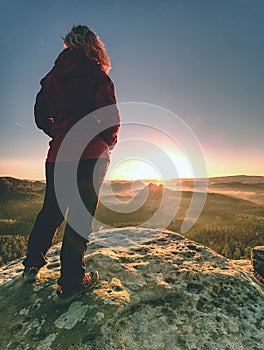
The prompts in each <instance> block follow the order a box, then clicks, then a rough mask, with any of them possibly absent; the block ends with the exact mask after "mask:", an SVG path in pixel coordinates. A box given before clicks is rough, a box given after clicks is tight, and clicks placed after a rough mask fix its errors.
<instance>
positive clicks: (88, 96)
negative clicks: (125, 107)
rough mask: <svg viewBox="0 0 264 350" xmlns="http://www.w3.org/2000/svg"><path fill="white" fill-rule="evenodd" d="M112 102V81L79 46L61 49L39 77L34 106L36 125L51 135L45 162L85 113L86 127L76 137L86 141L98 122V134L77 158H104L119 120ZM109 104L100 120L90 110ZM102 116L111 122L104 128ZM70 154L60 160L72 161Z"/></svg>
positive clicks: (111, 143)
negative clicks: (52, 64) (42, 75)
mask: <svg viewBox="0 0 264 350" xmlns="http://www.w3.org/2000/svg"><path fill="white" fill-rule="evenodd" d="M115 104H116V98H115V91H114V84H113V82H112V81H111V79H110V78H109V76H108V75H107V74H105V73H104V72H103V71H102V70H101V68H100V66H99V65H98V64H96V63H95V62H93V61H90V60H89V59H88V57H87V56H85V54H84V53H83V51H82V50H80V49H74V50H72V49H69V48H67V49H65V50H63V51H62V52H61V54H60V55H59V57H58V58H57V60H56V61H55V65H54V67H53V68H52V70H51V71H50V72H49V73H48V74H47V75H46V77H45V78H44V79H42V80H41V90H40V91H39V93H38V94H37V97H36V103H35V107H34V114H35V121H36V124H37V126H38V127H39V128H40V129H42V130H43V131H44V132H45V133H46V134H47V135H49V136H50V137H52V140H51V141H50V143H49V145H50V148H49V152H48V156H47V161H48V162H55V160H56V155H57V152H58V149H59V147H60V144H61V142H62V140H63V139H64V137H65V135H66V134H67V132H68V131H69V130H70V129H71V128H72V127H73V126H74V124H75V123H77V122H78V121H79V120H80V119H82V118H83V117H85V116H87V115H89V118H90V119H89V122H88V126H89V127H88V128H85V130H82V132H81V134H80V135H78V137H77V139H78V138H79V139H82V141H83V138H87V140H88V141H90V140H91V136H90V135H93V136H95V135H96V134H97V133H95V131H94V130H96V125H95V124H97V126H98V123H100V133H99V134H97V135H96V136H95V137H94V138H93V139H92V141H91V142H89V144H88V145H87V147H86V148H85V149H84V150H83V153H82V155H81V159H94V158H108V157H109V150H111V149H112V148H113V147H114V145H115V144H116V142H117V134H118V131H119V123H120V119H119V113H118V109H117V107H116V105H115ZM109 105H111V107H109V108H107V109H106V112H105V113H103V118H101V119H100V120H98V119H97V117H96V116H95V114H93V113H91V112H95V111H96V110H98V109H100V108H102V107H105V106H109ZM99 112H100V111H99ZM90 113H91V114H90ZM99 114H100V113H99ZM99 118H100V117H99ZM104 118H108V123H109V122H110V123H111V124H108V126H109V125H111V127H110V128H109V127H108V128H107V129H106V130H104V127H103V125H104V120H105V119H104ZM106 124H107V123H106ZM102 130H103V131H102ZM91 133H92V134H91ZM73 143H74V142H73ZM72 148H74V144H73V145H72ZM70 153H71V152H69V154H68V155H67V156H65V159H63V160H66V161H67V160H74V159H72V155H71V154H70ZM73 153H74V152H73Z"/></svg>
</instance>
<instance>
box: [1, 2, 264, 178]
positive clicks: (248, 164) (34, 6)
mask: <svg viewBox="0 0 264 350" xmlns="http://www.w3.org/2000/svg"><path fill="white" fill-rule="evenodd" d="M263 18H264V2H263V1H262V0H225V1H222V0H168V1H166V0H165V1H155V0H154V1H153V0H152V1H151V0H140V1H139V0H133V1H126V0H123V1H118V0H116V1H111V0H108V1H107V0H105V1H103V0H97V1H89V0H63V1H60V0H57V1H56V0H52V1H51V0H46V1H40V0H39V1H36V0H34V1H33V0H10V1H2V0H0V19H1V20H0V30H1V36H0V42H1V66H0V76H1V85H0V89H1V94H0V118H1V119H0V120H1V128H0V176H12V177H17V178H26V179H43V178H44V162H45V158H46V153H47V150H48V142H49V138H48V137H47V136H45V135H44V134H43V133H42V132H41V130H39V129H37V127H36V126H35V124H34V116H33V106H34V102H35V97H36V94H37V92H38V91H39V89H40V85H39V82H40V80H41V78H43V77H44V76H45V75H46V74H47V72H48V71H49V70H50V69H51V67H52V66H53V63H54V61H55V59H56V57H57V56H58V54H59V53H60V52H61V51H62V50H63V41H62V39H61V36H64V35H65V34H66V33H67V32H68V31H69V29H70V27H71V26H72V25H74V24H85V25H88V26H89V27H90V28H91V29H92V30H94V31H95V32H96V33H97V34H98V35H99V36H100V37H101V39H102V41H103V42H104V43H105V45H106V48H107V52H108V54H109V55H110V57H111V61H112V67H113V68H112V70H111V72H110V76H111V78H112V80H113V81H114V84H115V89H116V95H117V100H118V103H120V104H121V110H123V109H124V108H123V107H122V106H123V105H122V104H124V106H128V104H126V103H137V104H138V105H139V106H143V108H142V113H140V114H141V121H142V123H143V124H147V125H148V127H147V128H146V129H144V130H143V131H142V130H141V131H140V132H138V133H137V127H131V128H130V130H128V131H127V126H126V125H125V126H124V127H121V132H120V137H119V140H120V142H119V144H118V145H117V146H116V149H115V150H114V151H113V153H112V162H111V167H112V168H110V171H111V174H112V177H113V178H133V179H135V178H142V177H159V173H160V172H164V171H165V176H166V177H168V178H169V177H173V176H175V173H174V172H173V171H170V170H169V169H168V171H166V169H165V170H164V162H163V161H159V150H158V149H157V148H155V147H156V146H159V148H160V151H161V152H163V153H165V154H167V155H169V157H170V159H171V160H172V162H173V164H174V165H175V166H176V168H177V169H176V170H177V171H176V172H177V173H178V174H179V175H180V176H182V177H191V175H190V174H192V173H195V171H193V170H192V169H191V170H190V168H192V167H193V166H194V167H195V166H196V165H193V164H194V163H195V157H196V151H192V149H193V147H194V146H195V145H196V146H197V145H198V144H199V147H200V148H199V147H198V146H197V147H198V148H199V150H198V151H199V152H198V153H199V156H201V154H202V156H203V158H204V161H205V164H206V169H207V170H206V173H207V176H209V177H211V176H224V175H235V174H246V175H264V164H263V151H264V138H263V127H264V117H263V111H264V86H263V85H264V82H263V77H264V65H263V62H264V21H263ZM144 106H150V107H149V111H150V115H148V116H146V115H147V112H146V114H144V113H145V109H144ZM153 106H156V107H155V110H156V111H157V112H160V114H158V113H157V115H156V116H155V118H156V119H155V118H154V117H153V120H151V113H152V112H151V111H152V109H151V108H153ZM123 113H124V115H122V113H121V120H122V122H123V123H124V124H126V123H129V122H131V121H132V122H135V120H134V119H133V117H131V120H130V119H129V118H130V116H129V112H128V111H127V110H126V111H124V112H123ZM154 114H155V113H154ZM172 114H173V115H175V118H174V117H172ZM145 118H146V119H145ZM173 118H174V119H173ZM156 122H157V123H158V125H159V126H158V127H159V135H158V134H157V133H156V134H155V132H154V133H152V132H151V130H150V129H151V127H153V125H152V124H153V123H154V124H155V125H156ZM155 125H154V127H155ZM179 125H180V127H179V130H178V131H177V127H178V126H179ZM187 129H188V132H187ZM170 130H173V137H174V141H175V142H174V145H172V144H171V141H169V136H168V133H169V132H170ZM183 134H184V135H185V137H186V139H184V137H182V135H183ZM135 135H136V136H135ZM166 136H167V137H166ZM178 137H179V139H180V138H181V141H178ZM190 139H192V141H191V143H192V145H191V146H190V145H189V142H190ZM144 142H148V146H146V147H145V146H144ZM151 147H152V149H151ZM132 149H133V152H132V153H131V150H132ZM143 149H144V150H145V152H143ZM148 150H149V151H148ZM184 155H185V156H186V159H185V160H183V158H184ZM165 158H166V156H165ZM153 159H155V161H153ZM165 162H166V161H165Z"/></svg>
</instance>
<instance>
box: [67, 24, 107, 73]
mask: <svg viewBox="0 0 264 350" xmlns="http://www.w3.org/2000/svg"><path fill="white" fill-rule="evenodd" d="M62 39H63V40H64V43H65V44H66V46H68V47H69V48H78V49H84V51H85V54H86V56H88V57H89V58H90V59H91V60H92V61H95V62H96V63H97V64H99V65H100V66H101V69H102V70H103V71H104V72H105V73H109V71H110V69H111V62H110V58H109V56H108V55H107V53H106V49H105V45H104V43H103V42H102V41H101V39H100V38H99V36H98V35H97V34H96V33H94V32H93V31H91V30H90V28H88V27H87V26H81V25H78V26H73V27H72V28H71V31H70V32H69V33H68V34H67V35H66V36H65V37H62Z"/></svg>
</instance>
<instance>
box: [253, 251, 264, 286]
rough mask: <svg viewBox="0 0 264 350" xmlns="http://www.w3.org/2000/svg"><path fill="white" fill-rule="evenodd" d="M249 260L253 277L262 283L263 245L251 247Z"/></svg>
mask: <svg viewBox="0 0 264 350" xmlns="http://www.w3.org/2000/svg"><path fill="white" fill-rule="evenodd" d="M251 261H252V266H253V272H254V275H255V277H256V278H257V279H258V280H259V281H260V282H262V283H264V246H258V247H255V248H253V249H252V251H251Z"/></svg>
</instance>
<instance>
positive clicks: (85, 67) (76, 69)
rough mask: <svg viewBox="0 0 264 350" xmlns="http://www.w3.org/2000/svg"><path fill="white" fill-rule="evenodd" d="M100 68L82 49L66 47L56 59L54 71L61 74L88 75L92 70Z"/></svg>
mask: <svg viewBox="0 0 264 350" xmlns="http://www.w3.org/2000/svg"><path fill="white" fill-rule="evenodd" d="M95 69H100V67H99V65H98V64H96V62H93V61H91V60H90V59H89V58H88V57H87V56H86V55H85V53H84V51H83V50H82V49H70V48H67V49H64V50H63V51H62V52H61V53H60V54H59V56H58V58H57V59H56V61H55V65H54V71H55V73H57V74H59V75H71V76H79V75H82V76H83V75H88V74H90V73H91V70H95Z"/></svg>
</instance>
